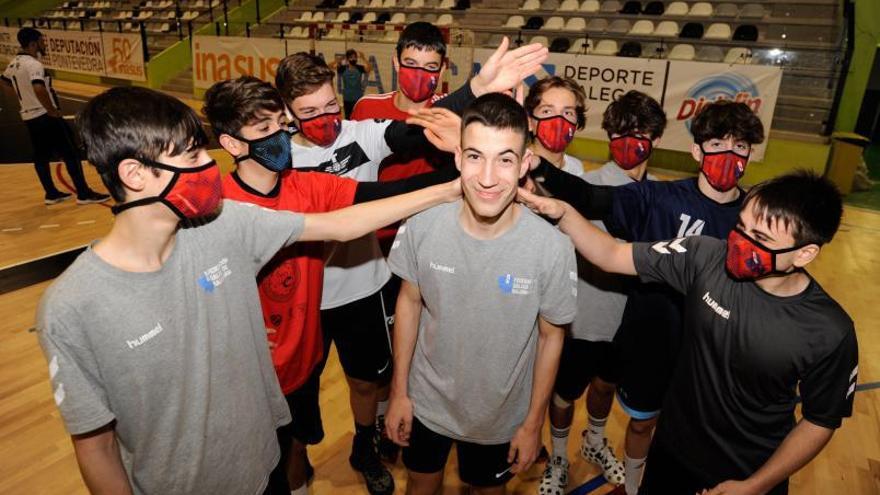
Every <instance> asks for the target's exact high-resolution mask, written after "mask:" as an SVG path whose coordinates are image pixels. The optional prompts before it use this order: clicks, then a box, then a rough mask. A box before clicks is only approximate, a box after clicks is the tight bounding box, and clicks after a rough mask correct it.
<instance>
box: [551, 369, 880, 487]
mask: <svg viewBox="0 0 880 495" xmlns="http://www.w3.org/2000/svg"><path fill="white" fill-rule="evenodd" d="M875 389H880V381H876V382H867V383H860V384H858V385H856V392H864V391H867V390H875ZM800 401H801V398H800V396H798V398H797V402H800ZM606 483H607V481H606V480H605V477H604V476H602V475H601V474H600V475H599V476H596V477H595V478H593V479H591V480H589V481H587V482H586V483H584V484H582V485H580V486H578V487H577V488H575V489H573V490H572V491H570V492H568V494H567V495H587V494H588V493H590V492H592V491H595V490H596V489H598V488H599V487H602V486H604V485H605V484H606Z"/></svg>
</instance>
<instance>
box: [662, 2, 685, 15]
mask: <svg viewBox="0 0 880 495" xmlns="http://www.w3.org/2000/svg"><path fill="white" fill-rule="evenodd" d="M687 13H688V5H687V4H686V3H684V2H672V3H670V4H669V5H667V6H666V12H664V13H663V15H687Z"/></svg>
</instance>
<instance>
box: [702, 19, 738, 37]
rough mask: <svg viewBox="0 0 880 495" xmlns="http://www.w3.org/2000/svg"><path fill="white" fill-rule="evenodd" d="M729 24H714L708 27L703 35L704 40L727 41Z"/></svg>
mask: <svg viewBox="0 0 880 495" xmlns="http://www.w3.org/2000/svg"><path fill="white" fill-rule="evenodd" d="M730 34H731V33H730V24H725V23H723V22H716V23H714V24H712V25H710V26H709V28H708V29H706V34H704V35H703V39H704V40H729V39H730Z"/></svg>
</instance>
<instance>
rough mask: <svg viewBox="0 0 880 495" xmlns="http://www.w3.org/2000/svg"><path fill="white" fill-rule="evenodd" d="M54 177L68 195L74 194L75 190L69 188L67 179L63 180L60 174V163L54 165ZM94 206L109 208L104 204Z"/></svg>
mask: <svg viewBox="0 0 880 495" xmlns="http://www.w3.org/2000/svg"><path fill="white" fill-rule="evenodd" d="M55 176H56V177H58V182H61V184H63V185H64V187H65V188H67V192H69V193H70V194H76V188H75V187H73V186H71V185H70V183H69V182H67V179H65V178H64V175H63V174H62V173H61V164H60V163H57V164H55ZM94 204H97V205H100V206H103V207H105V208H110V205H108V204H106V203H94Z"/></svg>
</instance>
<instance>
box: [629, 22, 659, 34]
mask: <svg viewBox="0 0 880 495" xmlns="http://www.w3.org/2000/svg"><path fill="white" fill-rule="evenodd" d="M653 32H654V23H653V22H651V21H636V23H635V24H633V26H632V28H630V30H629V34H634V35H636V36H647V35H649V34H651V33H653Z"/></svg>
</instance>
